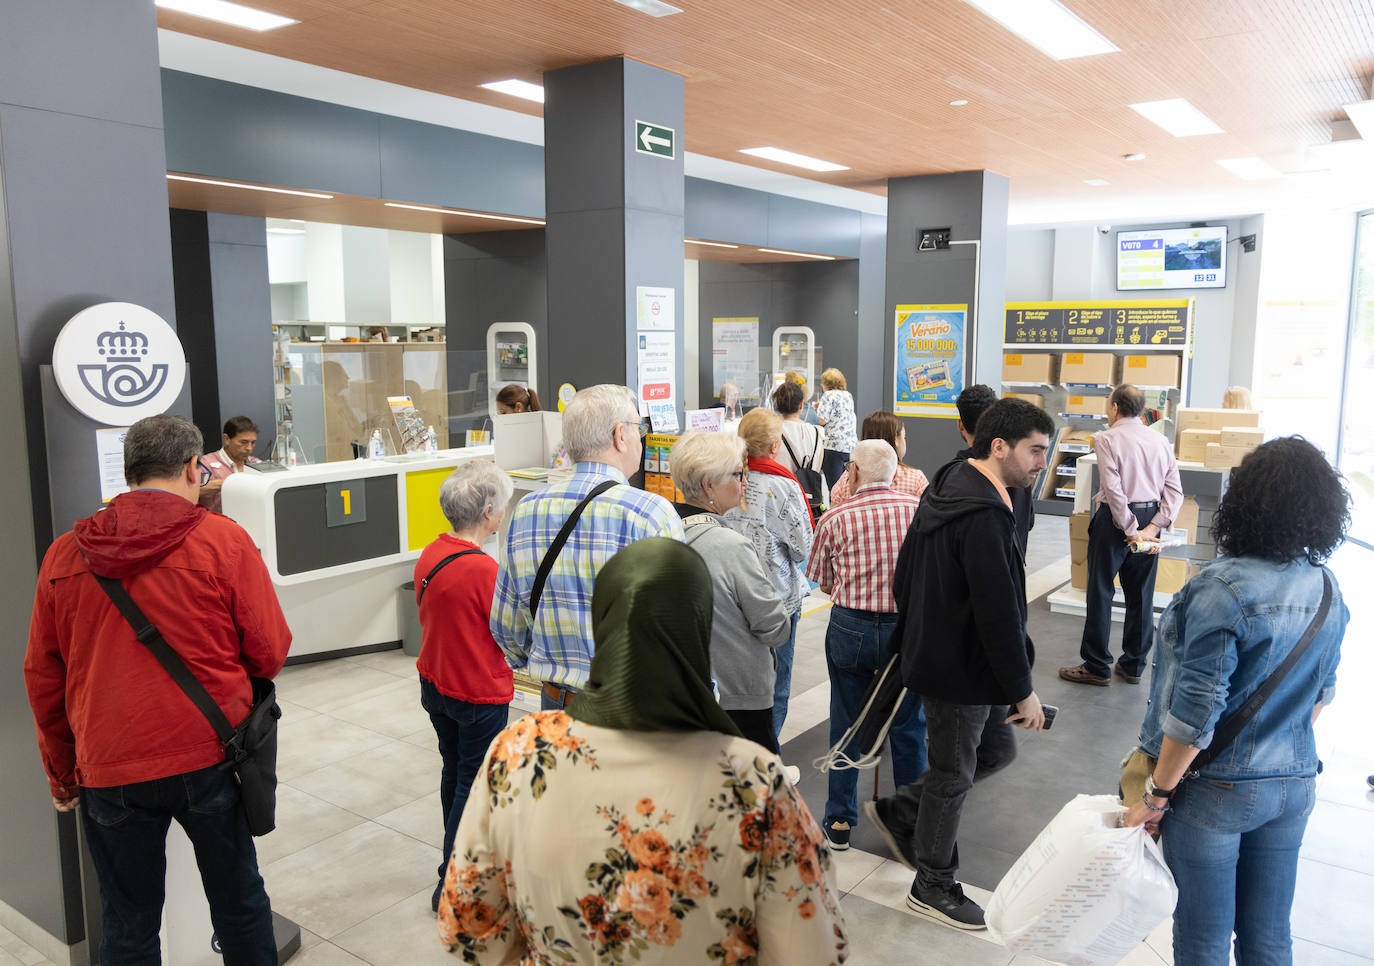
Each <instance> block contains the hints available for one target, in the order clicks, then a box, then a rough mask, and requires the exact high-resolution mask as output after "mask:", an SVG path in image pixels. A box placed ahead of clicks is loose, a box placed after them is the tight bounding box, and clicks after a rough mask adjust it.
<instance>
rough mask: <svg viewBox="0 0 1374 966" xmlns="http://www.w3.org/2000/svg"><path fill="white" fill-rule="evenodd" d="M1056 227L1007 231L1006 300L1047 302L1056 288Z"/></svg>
mask: <svg viewBox="0 0 1374 966" xmlns="http://www.w3.org/2000/svg"><path fill="white" fill-rule="evenodd" d="M1054 236H1055V231H1054V229H1053V228H1038V229H1034V230H1029V231H1009V232H1007V301H1008V302H1048V301H1049V300H1050V299H1051V298H1053V297H1054V296H1053V293H1052V286H1053V285H1054Z"/></svg>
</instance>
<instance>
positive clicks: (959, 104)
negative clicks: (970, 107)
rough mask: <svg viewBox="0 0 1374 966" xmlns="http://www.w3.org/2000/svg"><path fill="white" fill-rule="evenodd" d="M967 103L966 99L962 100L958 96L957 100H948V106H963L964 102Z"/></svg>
mask: <svg viewBox="0 0 1374 966" xmlns="http://www.w3.org/2000/svg"><path fill="white" fill-rule="evenodd" d="M967 103H968V101H966V100H964V99H963V98H960V99H959V100H957V101H950V102H949V106H950V107H963V106H964V105H965V104H967Z"/></svg>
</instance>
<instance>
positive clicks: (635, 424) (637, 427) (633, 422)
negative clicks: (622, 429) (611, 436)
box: [618, 417, 649, 443]
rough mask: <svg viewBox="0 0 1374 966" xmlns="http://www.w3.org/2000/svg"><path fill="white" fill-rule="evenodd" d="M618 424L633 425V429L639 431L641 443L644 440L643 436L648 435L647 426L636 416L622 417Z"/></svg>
mask: <svg viewBox="0 0 1374 966" xmlns="http://www.w3.org/2000/svg"><path fill="white" fill-rule="evenodd" d="M618 425H620V426H633V427H634V428H635V430H636V431H638V433H639V441H640V442H641V443H642V442H644V437H646V436H648V435H649V427H648V426H645V425H644V423H642V422H641V421H640V420H639V418H638V417H635V418H634V419H622V420H621V421H620V422H619V424H618Z"/></svg>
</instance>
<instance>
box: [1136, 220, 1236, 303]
mask: <svg viewBox="0 0 1374 966" xmlns="http://www.w3.org/2000/svg"><path fill="white" fill-rule="evenodd" d="M1225 287H1226V226H1225V225H1218V226H1209V227H1204V228H1154V229H1150V230H1148V231H1119V232H1117V233H1116V290H1117V291H1118V292H1135V291H1141V290H1144V291H1157V290H1160V289H1170V288H1175V289H1177V288H1225Z"/></svg>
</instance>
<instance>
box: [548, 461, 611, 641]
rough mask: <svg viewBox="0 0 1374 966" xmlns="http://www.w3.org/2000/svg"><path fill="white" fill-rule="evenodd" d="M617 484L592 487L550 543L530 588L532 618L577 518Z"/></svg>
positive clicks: (606, 482)
mask: <svg viewBox="0 0 1374 966" xmlns="http://www.w3.org/2000/svg"><path fill="white" fill-rule="evenodd" d="M615 485H616V481H615V480H605V481H603V482H601V483H598V484H597V485H596V486H594V487H592V491H591V492H590V493H588V494H587V495H586V497H584V498H583V500H582V502H581V503H579V504H578V505H577V508H576V509H575V510H573V512H572V515H571V516H569V517H568V519H567V522H566V523H564V524H563V529H562V530H559V531H558V536H556V537H554V538H553V543H551V544H549V549H548V552H547V553H545V554H544V559H543V560H541V561H540V562H539V571H538V572H537V573H536V574H535V575H534V586H533V587H531V588H530V617H531V618H533V617H534V616H535V615H536V614H538V613H539V598H541V597H543V596H544V583H545V581H547V580H548V579H549V572H550V571H552V570H553V562H554V561H555V560H557V559H558V555H559V554H560V553H562V552H563V544H565V543H567V542H568V538H569V537H570V536H572V532H573V530H574V529H575V528H576V527H577V518H578V517H580V516H582V511H583V510H585V509H587V504H588V503H590V502H592V500H594V499H596V498H597V497H598V496H600V495H601V494H603V493H605V492H606V491H607V490H609V489H610V488H611V487H613V486H615Z"/></svg>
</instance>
